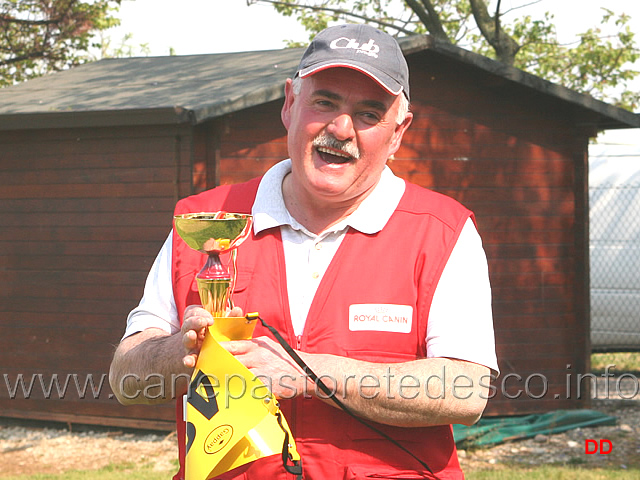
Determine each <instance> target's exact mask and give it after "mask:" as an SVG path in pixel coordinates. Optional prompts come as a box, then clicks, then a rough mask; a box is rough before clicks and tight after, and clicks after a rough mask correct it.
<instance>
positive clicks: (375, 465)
mask: <svg viewBox="0 0 640 480" xmlns="http://www.w3.org/2000/svg"><path fill="white" fill-rule="evenodd" d="M258 183H259V179H255V180H252V181H250V182H248V183H246V184H241V185H235V186H223V187H218V188H216V189H214V190H209V191H207V192H204V193H202V194H200V195H196V196H192V197H189V198H186V199H183V200H181V201H180V202H178V205H177V206H176V211H175V213H176V214H181V213H190V212H205V211H219V210H223V211H228V212H235V213H251V207H252V205H253V202H254V199H255V194H256V190H257V187H258ZM470 217H471V218H473V214H472V213H471V212H470V211H469V210H467V209H465V208H464V207H462V206H461V205H460V204H458V203H457V202H455V201H454V200H452V199H450V198H449V197H446V196H443V195H440V194H438V193H435V192H432V191H429V190H426V189H423V188H421V187H418V186H415V185H412V184H407V185H406V190H405V193H404V195H403V197H402V199H401V201H400V203H399V205H398V208H397V209H396V210H395V212H394V213H393V215H392V216H391V218H390V219H389V221H388V223H387V225H386V226H385V227H384V229H383V230H382V231H380V232H379V233H377V234H374V235H368V234H363V233H360V232H358V231H356V230H354V229H351V228H350V229H348V231H347V234H346V237H345V239H344V240H343V242H342V244H341V245H340V247H339V249H338V251H337V253H336V255H335V257H334V258H333V261H332V262H331V264H330V266H329V268H328V269H327V271H326V273H325V275H324V277H323V279H322V281H321V283H320V285H319V287H318V290H317V293H316V296H315V297H314V300H313V303H312V305H311V308H310V310H309V314H308V316H307V320H306V324H305V329H304V333H303V335H302V336H300V337H298V338H296V336H295V334H294V331H293V326H292V323H291V318H290V314H289V303H288V296H287V287H286V277H285V262H284V250H283V248H282V240H281V237H280V229H279V228H274V229H269V230H266V231H263V232H261V233H259V234H258V235H255V234H253V233H252V234H251V236H250V237H249V238H248V239H247V240H246V241H245V242H244V243H243V244H242V245H241V246H240V247H239V249H238V273H237V282H236V287H235V291H234V294H233V301H234V303H235V305H237V306H239V307H241V308H242V309H243V310H244V311H245V312H254V311H257V312H259V313H260V316H261V317H262V318H264V319H265V320H266V321H267V322H268V323H269V324H271V325H272V326H274V327H275V328H276V329H277V330H278V331H279V332H280V333H281V334H282V336H283V337H284V338H285V339H287V341H288V342H289V343H290V345H292V346H293V347H294V348H297V349H299V350H302V351H304V352H310V353H330V354H335V355H340V356H345V357H349V358H355V359H360V360H366V361H373V362H382V363H395V362H404V361H410V360H415V359H418V358H424V357H426V344H425V343H426V342H425V339H426V331H427V321H428V316H429V309H430V305H431V300H432V298H433V293H434V291H435V288H436V285H437V284H438V280H439V278H440V275H441V274H442V270H443V268H444V266H445V264H446V262H447V260H448V258H449V255H450V254H451V250H452V249H453V246H454V245H455V243H456V241H457V239H458V236H459V235H460V232H461V230H462V227H463V226H464V224H465V222H466V220H467V219H468V218H470ZM222 260H223V262H224V261H225V258H224V256H223V259H222ZM204 261H205V258H204V255H202V254H200V253H197V252H194V251H193V250H191V249H189V248H188V247H187V246H186V245H185V244H184V242H182V241H181V240H180V239H179V237H178V235H177V234H175V232H174V235H173V271H172V275H173V284H174V296H175V301H176V305H177V309H178V314H179V316H180V319H181V320H182V314H183V312H184V309H185V308H186V307H187V306H188V305H192V304H200V300H199V297H198V293H197V287H196V283H195V274H196V273H197V272H198V271H199V270H200V268H201V267H202V265H203V264H204ZM356 304H395V305H409V306H411V307H412V308H413V322H412V326H411V331H410V332H409V333H394V332H379V331H350V330H349V319H348V313H349V306H350V305H356ZM261 335H269V332H268V331H266V330H265V329H264V328H263V327H262V326H261V325H258V326H257V327H256V330H255V332H254V338H255V337H258V336H261ZM424 380H425V379H421V381H422V382H424ZM380 383H381V391H380V394H386V390H384V385H382V384H383V383H384V381H383V380H381V382H380ZM421 386H423V383H421ZM281 404H282V411H283V412H284V415H285V417H286V418H287V420H288V422H289V425H290V426H291V430H292V432H293V434H294V435H295V438H296V444H297V447H298V451H299V453H300V455H301V456H302V462H303V468H304V478H305V479H306V480H314V479H317V480H334V479H335V480H341V479H354V480H355V479H360V478H365V475H367V474H368V475H372V474H373V475H374V476H375V475H381V476H380V477H377V478H433V477H432V476H430V475H429V474H428V472H427V473H425V471H424V468H423V467H421V466H420V464H419V463H418V462H417V461H416V460H415V459H413V458H411V456H409V455H408V454H406V453H405V452H403V451H402V450H400V449H399V448H397V447H396V446H394V445H393V444H391V443H390V442H389V441H387V440H384V439H383V438H381V437H380V436H379V435H377V434H376V433H374V432H372V431H370V430H369V429H367V428H366V427H364V426H362V425H361V424H360V423H358V422H357V421H355V420H354V419H352V418H351V417H349V416H348V415H346V414H345V413H343V412H342V411H340V410H338V409H336V408H334V407H332V406H329V405H327V404H325V403H323V402H321V401H318V400H316V399H310V398H304V397H303V396H299V397H297V398H296V399H294V400H283V401H282V402H281ZM177 410H178V411H177V415H178V416H177V418H178V422H177V425H178V439H179V451H180V460H181V461H180V463H181V470H180V472H179V473H178V474H177V475H176V477H174V478H175V479H180V478H182V475H183V474H182V472H183V467H182V465H183V461H184V439H185V433H184V422H183V421H182V411H181V410H182V402H181V401H178V402H177ZM376 427H377V428H379V429H381V430H383V431H384V432H386V433H387V434H388V435H389V436H390V437H392V438H393V439H395V440H396V441H398V442H399V443H401V444H402V445H404V446H405V447H406V448H407V449H409V450H410V451H411V452H413V453H414V454H415V455H416V456H417V457H418V458H420V459H421V460H423V461H424V462H426V463H427V464H428V465H429V467H430V468H431V470H433V472H434V473H435V474H436V475H437V478H439V479H442V480H445V479H456V480H459V479H463V478H464V476H463V474H462V472H461V470H460V466H459V464H458V459H457V454H456V448H455V443H454V440H453V435H452V429H451V426H450V425H446V426H437V427H424V428H401V427H391V426H387V425H382V424H376ZM420 473H422V474H424V477H423V476H421V475H420ZM403 474H404V475H406V476H403ZM243 475H244V476H243ZM387 475H388V476H387ZM393 475H395V476H393ZM411 475H413V476H411ZM220 478H225V479H231V478H242V479H259V480H262V479H269V480H272V479H288V478H293V477H292V476H291V475H289V476H288V475H287V474H286V473H285V472H284V469H283V467H282V464H281V458H280V456H279V455H275V456H271V457H267V458H263V459H260V460H258V461H256V462H253V463H252V464H249V465H247V466H244V467H241V468H239V469H237V470H235V471H233V472H229V473H228V474H225V475H224V476H222V477H220Z"/></svg>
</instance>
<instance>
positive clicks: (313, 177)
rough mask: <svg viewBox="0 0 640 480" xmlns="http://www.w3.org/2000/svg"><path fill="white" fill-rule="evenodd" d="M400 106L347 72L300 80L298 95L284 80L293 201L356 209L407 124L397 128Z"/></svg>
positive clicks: (365, 79)
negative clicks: (294, 197) (285, 85)
mask: <svg viewBox="0 0 640 480" xmlns="http://www.w3.org/2000/svg"><path fill="white" fill-rule="evenodd" d="M399 102H400V99H399V97H395V96H393V95H390V94H389V93H387V92H386V91H385V90H383V89H382V88H381V87H380V86H379V85H378V84H377V83H376V82H375V81H373V80H372V79H370V78H369V77H367V76H366V75H364V74H362V73H360V72H357V71H355V70H352V69H348V68H331V69H328V70H323V71H321V72H318V73H316V74H314V75H312V76H311V77H308V78H306V79H304V80H303V81H302V85H301V91H300V93H299V94H297V95H295V94H294V93H293V91H292V87H291V82H290V81H288V82H287V87H286V99H285V104H284V106H283V109H282V121H283V123H284V125H285V127H286V128H287V130H288V146H289V155H290V156H291V160H292V172H291V173H292V177H293V178H292V180H293V186H294V195H295V196H296V200H297V201H302V202H311V204H314V205H316V206H336V207H338V208H343V207H345V206H346V207H349V206H352V205H354V206H357V205H358V204H359V203H360V201H362V200H363V199H364V198H365V197H366V196H367V195H368V194H369V193H370V192H371V190H372V189H373V187H375V185H376V184H377V183H378V180H379V179H380V174H381V173H382V170H383V169H384V166H385V164H386V162H387V159H388V158H389V157H390V156H391V155H393V154H394V153H395V152H396V151H397V150H398V148H399V147H400V142H401V140H402V135H403V134H404V132H405V130H406V128H407V127H408V126H409V124H410V123H411V119H412V115H411V113H407V115H406V117H405V118H404V121H403V122H402V123H401V124H400V125H398V123H397V116H398V106H399Z"/></svg>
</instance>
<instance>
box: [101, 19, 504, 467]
mask: <svg viewBox="0 0 640 480" xmlns="http://www.w3.org/2000/svg"><path fill="white" fill-rule="evenodd" d="M408 76H409V74H408V68H407V64H406V61H405V59H404V57H403V55H402V52H401V50H400V48H399V46H398V44H397V43H396V41H395V40H394V39H393V38H392V37H390V36H388V35H387V34H385V33H383V32H380V31H378V30H376V29H374V28H372V27H369V26H366V25H342V26H337V27H330V28H328V29H326V30H325V31H323V32H321V33H320V34H318V36H317V37H316V38H315V39H314V40H313V41H312V43H311V44H310V46H309V48H308V49H307V51H306V52H305V54H304V55H303V57H302V60H301V62H300V66H299V68H298V71H297V73H296V75H295V77H294V79H293V80H291V79H289V80H288V81H287V83H286V86H285V102H284V106H283V108H282V115H281V117H282V121H283V123H284V125H285V127H286V128H287V131H288V148H289V155H290V157H291V158H290V160H285V161H283V162H281V163H279V164H277V165H276V166H274V167H273V168H272V169H270V170H269V171H268V172H267V173H266V174H265V175H264V177H262V178H261V179H256V180H254V181H251V182H248V183H247V184H242V185H236V186H224V187H218V188H216V189H213V190H210V191H208V192H204V193H203V194H200V195H197V196H194V197H189V198H187V199H184V200H182V201H180V202H179V203H178V206H177V207H176V214H181V213H188V212H202V211H220V210H223V211H231V212H236V213H251V214H252V215H253V216H254V229H253V232H252V235H251V236H250V237H249V238H248V239H247V240H246V241H245V242H244V243H243V244H242V245H241V246H240V248H239V253H238V266H237V271H238V283H237V285H236V289H235V292H234V297H233V298H234V302H235V304H236V305H237V308H236V309H235V311H234V312H233V313H232V314H234V315H242V312H241V311H240V309H241V310H242V311H244V312H247V311H259V312H260V314H261V317H262V318H264V319H265V320H267V321H268V322H269V323H270V324H271V325H273V326H275V327H276V329H277V330H278V331H279V332H280V333H281V334H282V336H284V337H285V339H287V340H288V342H289V343H290V344H291V345H292V346H293V347H294V348H295V349H296V350H297V351H298V353H299V355H300V356H301V357H302V359H303V360H304V361H305V362H306V363H307V364H308V365H309V367H310V368H311V369H312V370H313V371H314V372H315V373H317V374H318V375H319V376H320V377H321V378H322V379H324V380H325V383H327V384H328V386H329V387H330V388H331V389H333V390H334V391H335V394H336V395H337V396H338V398H340V399H341V400H342V401H343V403H344V404H345V405H346V406H347V407H348V408H349V409H350V410H351V411H352V412H354V413H355V414H356V415H357V416H359V417H361V418H362V419H364V420H366V421H367V422H370V423H372V424H374V425H375V426H376V428H378V429H379V430H382V431H383V432H384V433H385V434H386V435H388V436H389V437H391V438H392V439H393V440H394V441H396V442H397V443H399V444H400V445H402V447H403V448H404V449H406V450H409V451H410V452H411V454H412V455H411V454H408V453H407V452H406V451H403V449H402V448H400V447H398V446H397V445H393V444H392V443H390V442H389V440H388V439H385V438H383V437H381V436H380V435H379V434H378V433H375V432H372V431H370V430H369V429H367V428H366V427H365V426H363V425H362V424H361V423H359V422H358V421H356V420H354V419H353V418H351V417H349V416H348V415H346V414H345V413H344V412H342V411H341V410H339V409H337V408H335V407H333V406H332V405H330V404H329V402H327V401H326V398H325V397H326V395H324V394H323V393H322V392H319V391H317V389H316V386H315V384H313V382H312V381H311V380H310V379H309V378H308V377H307V376H306V375H304V374H303V372H302V370H301V369H300V368H299V367H298V366H297V365H296V364H295V363H294V362H293V361H292V359H291V357H290V356H289V355H288V354H287V353H286V352H285V351H284V350H283V348H282V347H281V346H280V345H279V344H278V343H277V342H275V341H274V340H273V338H272V337H271V335H270V334H269V333H268V332H267V331H266V330H265V329H264V328H262V327H260V326H258V327H257V328H256V331H255V332H254V339H253V340H247V341H236V342H228V343H225V344H224V347H225V348H226V349H227V350H228V351H229V352H230V353H232V354H233V355H234V356H235V357H236V358H237V359H238V360H239V361H240V362H242V363H243V364H244V365H245V366H246V367H247V368H249V370H250V371H251V372H253V373H255V375H256V376H259V378H261V379H269V380H270V381H267V382H265V383H266V384H268V386H269V387H270V388H271V389H272V391H273V393H274V394H275V395H276V396H277V397H279V398H281V399H282V401H281V403H282V409H283V411H284V413H285V417H286V418H287V419H288V421H289V424H290V425H291V429H292V431H293V434H294V435H295V438H296V443H297V447H298V451H299V453H300V454H301V457H302V461H303V467H304V476H305V478H307V479H343V478H345V479H346V478H349V479H352V478H353V479H357V478H365V477H366V476H375V477H376V478H439V479H461V478H464V477H463V475H462V472H461V470H460V467H459V464H458V461H457V455H456V450H455V444H454V441H453V437H452V431H451V424H452V423H462V424H466V425H470V424H473V423H474V422H475V421H477V419H478V418H479V417H480V415H481V414H482V411H483V410H484V407H485V404H486V399H487V396H488V384H489V377H490V371H492V370H493V371H494V372H497V370H498V366H497V362H496V357H495V347H494V339H493V326H492V315H491V293H490V287H489V281H488V273H487V263H486V258H485V255H484V252H483V249H482V244H481V241H480V238H479V236H478V233H477V231H476V229H475V224H474V221H473V214H472V213H471V212H470V211H468V210H467V209H465V208H464V207H462V206H461V205H460V204H458V203H457V202H455V201H454V200H452V199H450V198H448V197H444V196H442V195H439V194H436V193H434V192H430V191H428V190H425V189H422V188H420V187H417V186H415V185H411V184H408V183H405V182H404V181H403V180H401V179H399V178H398V177H395V176H394V175H393V173H392V172H391V171H390V169H389V168H388V167H387V166H386V162H387V160H388V159H389V158H390V157H392V156H393V155H394V154H395V153H396V151H397V150H398V148H399V147H400V144H401V141H402V137H403V135H404V133H405V132H406V130H407V128H408V127H409V125H410V124H411V121H412V118H413V114H412V113H411V112H409V110H408V105H409V103H408V102H409V93H410V92H409V83H408ZM202 263H203V259H202V256H201V255H200V254H198V253H196V252H193V251H191V250H190V249H188V247H186V246H185V245H184V243H183V242H182V241H181V240H180V239H179V238H178V236H177V235H176V234H173V235H170V237H169V239H168V240H167V242H166V243H165V246H164V247H163V249H162V251H161V252H160V254H159V256H158V258H157V259H156V262H155V264H154V266H153V268H152V271H151V272H150V274H149V278H148V280H147V285H146V288H145V294H144V297H143V299H142V301H141V304H140V306H139V307H138V308H136V309H135V310H134V311H133V312H132V313H131V314H130V315H129V318H128V323H127V330H126V332H125V336H124V338H123V340H122V342H121V344H120V345H119V347H118V349H117V350H116V353H115V355H114V360H113V364H112V368H111V372H110V380H111V385H112V388H113V389H114V391H115V393H116V395H117V396H118V398H119V400H120V401H121V402H123V403H153V402H154V401H156V400H152V399H150V398H145V396H143V395H136V393H139V392H142V391H143V389H144V388H145V387H147V386H148V384H149V383H153V382H157V378H158V375H160V376H162V377H163V378H165V379H166V382H167V386H166V388H167V390H166V391H170V385H169V382H170V380H171V379H172V378H173V379H175V377H176V375H180V374H185V377H186V376H187V375H188V374H190V373H191V371H192V369H193V367H194V365H195V361H196V359H197V355H198V352H199V349H200V346H201V344H202V338H203V333H204V328H205V327H206V326H208V325H211V324H212V322H213V319H212V318H211V316H210V315H209V314H208V313H207V312H206V311H204V310H203V309H202V308H201V307H198V306H195V304H197V303H198V300H197V295H196V293H195V289H194V287H193V282H194V276H195V274H196V273H197V271H198V270H199V269H200V267H201V266H202ZM238 307H239V308H238ZM132 372H133V373H135V374H136V377H135V378H138V379H144V378H145V377H147V376H148V375H150V374H153V377H152V378H153V380H152V381H151V382H147V383H145V382H144V380H139V381H133V380H132V378H134V377H133V376H129V377H127V374H128V373H132ZM178 388H179V389H180V390H181V391H182V392H184V391H186V381H184V382H183V383H182V384H180V385H179V387H178ZM178 393H180V392H178ZM134 397H135V398H134ZM178 404H181V402H178ZM178 427H179V431H181V428H183V427H181V419H180V418H179V420H178ZM179 438H180V440H181V441H184V438H183V435H182V434H181V433H180V434H179ZM183 455H184V447H181V456H183ZM276 457H277V456H276ZM416 457H417V458H418V459H420V460H421V461H422V462H424V463H425V464H427V465H428V469H427V468H425V467H424V466H423V464H421V462H420V461H418V460H416ZM238 470H241V471H240V472H239V471H232V472H230V473H229V476H225V477H224V478H252V479H253V478H255V479H265V478H268V479H272V478H291V477H287V474H285V473H284V470H283V468H282V464H281V460H280V459H279V458H274V457H267V458H264V459H260V460H258V461H256V462H254V463H252V464H250V465H248V466H246V467H243V468H241V469H238ZM429 470H431V471H432V472H433V474H434V475H432V474H431V473H430V472H429ZM180 475H182V473H179V474H178V475H177V476H176V478H181V476H180ZM243 475H246V476H243ZM236 476H237V477H236Z"/></svg>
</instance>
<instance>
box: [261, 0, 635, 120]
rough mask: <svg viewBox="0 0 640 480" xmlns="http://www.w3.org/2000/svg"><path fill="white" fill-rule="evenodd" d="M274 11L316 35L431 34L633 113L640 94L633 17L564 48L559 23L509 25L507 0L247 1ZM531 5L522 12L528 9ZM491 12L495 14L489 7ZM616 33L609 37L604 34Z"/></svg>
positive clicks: (607, 17) (613, 18)
mask: <svg viewBox="0 0 640 480" xmlns="http://www.w3.org/2000/svg"><path fill="white" fill-rule="evenodd" d="M249 2H250V3H266V4H271V5H273V6H274V8H275V9H276V10H277V11H278V12H280V13H281V14H283V15H286V16H295V17H296V18H297V19H298V20H299V21H300V23H301V24H302V25H303V26H304V27H305V29H306V30H307V31H309V32H310V36H312V35H314V34H315V33H317V32H319V31H320V30H322V29H323V28H326V27H327V26H328V25H329V24H331V23H332V22H338V21H342V22H363V21H364V22H367V23H370V24H372V25H375V26H377V27H378V28H380V29H382V30H385V31H387V32H389V33H391V34H393V35H414V34H424V33H429V34H430V35H432V36H433V37H435V38H437V39H438V40H440V41H442V42H447V43H451V44H456V45H459V46H462V47H464V48H468V49H470V50H473V51H475V52H478V53H481V54H483V55H485V56H488V57H491V58H494V59H496V60H499V61H500V62H503V63H505V64H507V65H512V66H515V67H517V68H520V69H522V70H525V71H527V72H529V73H532V74H534V75H537V76H540V77H542V78H545V79H547V80H550V81H552V82H554V83H558V84H561V85H564V86H566V87H568V88H571V89H573V90H576V91H578V92H582V93H587V94H590V95H592V96H593V97H595V98H598V99H600V100H603V101H606V102H609V103H613V104H616V105H618V106H621V107H624V108H627V109H629V110H633V109H635V108H637V107H638V105H639V103H640V93H638V92H637V91H633V90H630V89H629V83H630V82H631V81H632V80H633V79H634V78H635V77H636V76H638V74H639V73H640V72H638V71H637V70H635V69H634V68H633V64H634V63H635V62H636V61H637V60H638V58H640V50H639V49H638V46H637V45H636V43H635V39H634V33H633V32H632V31H631V28H630V26H629V21H630V18H629V16H628V15H624V14H620V15H616V14H614V13H613V12H612V11H611V10H608V9H606V8H603V9H602V10H603V17H602V22H601V24H600V26H598V27H594V28H591V29H589V30H587V31H586V32H584V33H582V34H581V35H579V41H578V42H576V43H575V44H572V45H563V44H561V43H560V41H559V40H558V36H557V32H556V28H555V25H554V17H553V15H551V14H550V13H546V14H545V16H544V18H543V19H542V20H540V19H536V20H534V19H532V17H531V16H528V15H525V16H521V17H518V18H516V19H515V20H513V21H512V22H511V23H505V22H504V21H503V20H504V16H505V15H506V14H507V13H511V12H512V11H513V10H515V9H512V10H502V2H501V0H494V1H492V2H491V3H489V2H488V1H487V0H249ZM531 3H537V2H529V3H527V4H525V5H523V6H527V5H530V4H531ZM490 4H491V5H493V8H492V9H491V10H490V9H489V5H490ZM605 27H607V28H610V29H611V30H613V31H614V32H615V33H613V34H609V35H605V34H604V33H603V28H605ZM290 46H295V45H294V44H293V43H292V42H290Z"/></svg>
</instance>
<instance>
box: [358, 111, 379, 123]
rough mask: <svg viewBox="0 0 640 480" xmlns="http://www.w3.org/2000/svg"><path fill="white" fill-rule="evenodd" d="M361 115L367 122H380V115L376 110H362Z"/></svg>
mask: <svg viewBox="0 0 640 480" xmlns="http://www.w3.org/2000/svg"><path fill="white" fill-rule="evenodd" d="M360 116H361V117H362V118H363V119H364V120H365V121H367V122H379V121H380V115H378V114H377V113H375V112H361V113H360Z"/></svg>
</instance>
